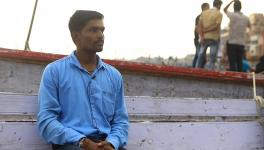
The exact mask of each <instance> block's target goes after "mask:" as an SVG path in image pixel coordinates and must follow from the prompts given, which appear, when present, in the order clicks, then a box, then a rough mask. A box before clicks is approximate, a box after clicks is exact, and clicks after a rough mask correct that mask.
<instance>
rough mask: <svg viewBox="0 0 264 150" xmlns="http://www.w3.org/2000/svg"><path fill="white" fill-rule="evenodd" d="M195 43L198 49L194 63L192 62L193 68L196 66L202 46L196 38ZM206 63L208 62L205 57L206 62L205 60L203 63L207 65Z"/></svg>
mask: <svg viewBox="0 0 264 150" xmlns="http://www.w3.org/2000/svg"><path fill="white" fill-rule="evenodd" d="M194 45H195V48H196V50H195V55H194V58H193V63H192V67H193V68H195V67H196V64H197V60H198V55H199V52H200V48H201V44H200V43H199V42H198V41H197V40H195V39H194ZM205 64H206V59H204V62H203V65H205Z"/></svg>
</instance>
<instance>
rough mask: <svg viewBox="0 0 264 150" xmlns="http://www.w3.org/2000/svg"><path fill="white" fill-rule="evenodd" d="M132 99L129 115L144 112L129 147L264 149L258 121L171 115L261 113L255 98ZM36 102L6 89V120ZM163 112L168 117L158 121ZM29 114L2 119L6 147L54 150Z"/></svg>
mask: <svg viewBox="0 0 264 150" xmlns="http://www.w3.org/2000/svg"><path fill="white" fill-rule="evenodd" d="M126 102H127V108H128V112H129V114H130V115H131V114H132V115H133V116H134V117H135V116H138V117H141V121H138V122H131V123H130V129H129V138H128V145H127V149H128V150H263V149H264V129H263V127H262V126H261V125H260V123H259V122H258V120H250V121H239V120H236V121H234V120H230V121H229V122H226V121H225V120H221V119H220V120H218V121H217V122H208V121H206V120H196V121H195V122H194V121H192V120H191V119H189V120H185V122H180V121H182V120H178V121H177V120H173V121H172V120H170V119H169V118H171V117H173V116H176V117H177V116H178V117H182V116H186V118H188V116H209V117H210V116H215V117H221V116H226V117H228V116H231V117H232V116H235V117H237V118H238V117H242V118H243V117H245V116H248V117H252V116H257V115H258V114H257V111H256V107H255V106H256V103H255V102H254V101H253V100H250V99H247V100H246V99H243V100H238V99H184V98H153V97H126ZM36 105H37V96H36V95H21V94H12V93H0V119H1V116H6V115H9V116H13V119H15V118H16V117H18V116H20V117H21V116H29V115H35V114H36V113H37V108H36ZM7 106H13V107H7ZM188 108H189V109H188ZM157 115H161V116H167V117H168V119H167V120H163V121H157V120H155V117H156V116H157ZM149 116H152V117H154V120H151V119H150V118H148V117H149ZM2 119H4V118H2ZM9 119H10V118H9ZM23 119H24V120H0V137H2V138H0V149H1V150H14V149H20V150H50V149H51V148H50V145H49V144H47V143H46V142H45V141H44V140H43V139H42V138H41V137H40V136H39V134H38V131H37V127H36V122H35V121H36V120H32V118H27V117H25V118H23ZM144 119H147V120H144ZM163 119H164V118H163ZM175 119H177V118H175ZM3 137H4V138H3Z"/></svg>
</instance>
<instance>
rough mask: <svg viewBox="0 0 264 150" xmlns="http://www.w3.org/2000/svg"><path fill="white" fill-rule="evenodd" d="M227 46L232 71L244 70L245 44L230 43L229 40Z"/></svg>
mask: <svg viewBox="0 0 264 150" xmlns="http://www.w3.org/2000/svg"><path fill="white" fill-rule="evenodd" d="M226 48H227V56H228V60H229V67H230V71H238V72H243V56H244V49H245V47H244V46H243V45H238V44H230V43H228V42H227V45H226Z"/></svg>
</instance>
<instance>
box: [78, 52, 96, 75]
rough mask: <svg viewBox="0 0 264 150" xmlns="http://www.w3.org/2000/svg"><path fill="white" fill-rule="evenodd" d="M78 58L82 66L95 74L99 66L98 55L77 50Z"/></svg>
mask: <svg viewBox="0 0 264 150" xmlns="http://www.w3.org/2000/svg"><path fill="white" fill-rule="evenodd" d="M76 57H77V59H78V60H79V61H80V63H81V65H82V66H83V67H84V68H86V69H87V71H89V72H93V71H94V69H95V68H96V66H97V56H96V53H88V52H85V51H84V50H77V51H76Z"/></svg>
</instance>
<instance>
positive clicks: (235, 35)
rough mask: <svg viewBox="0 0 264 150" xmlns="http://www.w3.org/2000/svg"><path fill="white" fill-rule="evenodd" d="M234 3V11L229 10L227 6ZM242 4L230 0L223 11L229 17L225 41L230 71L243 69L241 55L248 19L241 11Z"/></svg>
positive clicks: (248, 25) (236, 0) (242, 53)
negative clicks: (226, 39) (228, 28)
mask: <svg viewBox="0 0 264 150" xmlns="http://www.w3.org/2000/svg"><path fill="white" fill-rule="evenodd" d="M232 3H234V12H229V11H228V8H229V6H230V5H231V4H232ZM241 8H242V4H241V2H240V1H238V0H235V1H231V2H230V3H229V4H228V5H227V6H226V7H225V8H224V12H225V14H226V15H227V17H228V18H229V19H230V24H229V26H230V30H229V40H228V41H227V55H228V60H229V65H230V71H238V72H242V71H243V63H242V62H243V55H244V53H245V52H244V49H245V42H246V30H247V27H250V23H249V19H248V17H247V16H245V15H244V14H243V13H242V12H241Z"/></svg>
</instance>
